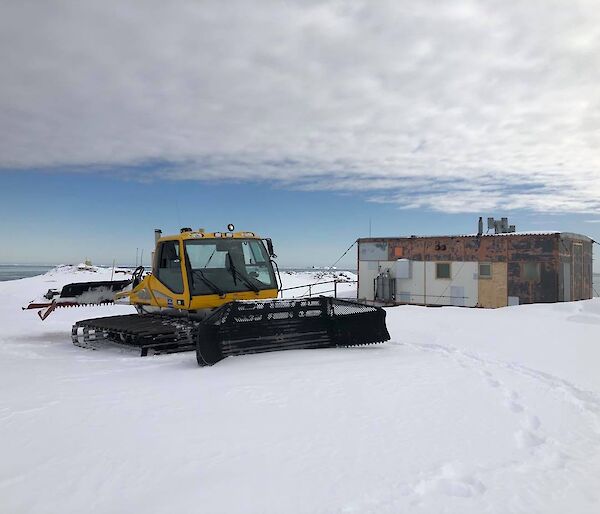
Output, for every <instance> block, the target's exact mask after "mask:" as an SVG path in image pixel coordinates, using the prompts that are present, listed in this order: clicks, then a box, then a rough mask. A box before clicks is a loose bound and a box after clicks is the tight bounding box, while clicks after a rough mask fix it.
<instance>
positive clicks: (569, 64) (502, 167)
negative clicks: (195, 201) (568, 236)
mask: <svg viewBox="0 0 600 514" xmlns="http://www.w3.org/2000/svg"><path fill="white" fill-rule="evenodd" d="M0 9H1V12H0V63H1V65H2V70H3V80H2V81H1V82H0V119H1V121H2V122H1V124H0V168H3V169H15V168H16V169H27V168H32V167H37V168H40V167H43V168H52V169H91V170H96V169H98V168H104V167H111V166H113V167H121V168H122V169H123V173H124V174H127V175H128V176H130V175H135V174H136V173H137V174H138V175H139V174H143V176H142V177H140V178H143V179H152V178H161V179H165V178H167V179H171V180H183V179H185V180H190V179H193V180H232V179H233V180H268V181H270V182H272V183H274V184H275V185H277V186H278V187H289V188H298V189H303V190H315V189H317V190H322V189H327V190H333V191H357V192H370V195H371V199H372V200H373V201H378V202H393V203H397V204H398V205H399V206H400V207H402V208H406V207H427V208H433V209H438V210H444V211H452V212H465V211H469V210H478V208H479V207H480V206H484V207H485V206H495V207H498V208H503V209H510V208H519V209H532V210H539V211H553V212H564V211H575V212H589V211H598V210H600V200H598V199H599V198H600V155H599V152H598V148H599V147H600V95H599V93H598V87H597V84H598V83H599V82H600V29H599V27H600V14H599V13H600V11H599V10H598V9H597V3H596V2H595V1H583V0H580V1H569V2H567V1H566V0H563V1H555V2H552V3H548V2H547V1H538V0H532V1H528V2H502V1H494V0H489V1H478V2H475V1H459V2H435V1H433V0H432V1H423V2H408V1H387V2H386V1H382V2H376V3H374V2H366V1H364V2H359V1H356V2H342V1H329V2H302V1H298V2H289V1H288V2H281V1H274V0H273V1H267V2H260V3H257V2H243V1H233V0H232V1H229V2H221V1H204V2H194V1H180V0H175V1H172V2H158V1H151V2H143V3H142V2H138V3H135V2H129V3H128V2H114V1H111V0H108V1H106V2H102V3H96V4H94V3H87V2H66V1H63V2H52V3H51V2H13V3H10V2H6V3H4V4H3V5H2V7H1V8H0ZM152 161H161V162H165V163H168V164H165V165H164V166H163V167H162V168H161V169H160V171H159V172H157V171H156V170H155V169H153V170H152V171H148V170H147V169H146V167H144V166H139V170H138V171H136V166H138V165H143V164H144V163H147V162H152Z"/></svg>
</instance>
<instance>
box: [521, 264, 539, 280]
mask: <svg viewBox="0 0 600 514" xmlns="http://www.w3.org/2000/svg"><path fill="white" fill-rule="evenodd" d="M521 278H522V279H523V280H531V281H532V282H539V281H540V263H539V262H524V263H523V264H521Z"/></svg>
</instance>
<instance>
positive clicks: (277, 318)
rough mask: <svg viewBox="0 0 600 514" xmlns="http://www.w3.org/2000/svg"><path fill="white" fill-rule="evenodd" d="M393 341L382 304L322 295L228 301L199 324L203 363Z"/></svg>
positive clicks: (199, 350) (199, 357) (198, 344)
mask: <svg viewBox="0 0 600 514" xmlns="http://www.w3.org/2000/svg"><path fill="white" fill-rule="evenodd" d="M389 339H390V335H389V333H388V331H387V328H386V326H385V311H384V310H383V309H381V308H380V307H373V306H370V305H363V304H360V303H357V302H352V301H347V300H339V299H336V298H330V297H325V296H320V297H316V298H305V299H295V300H248V301H236V302H230V303H227V304H225V305H223V306H222V307H220V308H219V309H217V310H216V311H215V312H213V313H212V314H211V316H210V317H209V318H207V319H206V320H205V321H204V322H203V323H202V324H201V325H200V326H199V328H198V333H197V340H196V357H197V360H198V364H199V365H201V366H205V365H212V364H215V363H216V362H218V361H220V360H221V359H223V358H225V357H228V356H232V355H244V354H247V353H261V352H273V351H279V350H298V349H305V348H334V347H338V346H358V345H365V344H373V343H381V342H384V341H387V340H389Z"/></svg>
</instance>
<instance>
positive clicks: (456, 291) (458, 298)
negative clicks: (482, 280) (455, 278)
mask: <svg viewBox="0 0 600 514" xmlns="http://www.w3.org/2000/svg"><path fill="white" fill-rule="evenodd" d="M450 299H451V300H452V305H454V306H455V307H464V306H465V288H464V286H450Z"/></svg>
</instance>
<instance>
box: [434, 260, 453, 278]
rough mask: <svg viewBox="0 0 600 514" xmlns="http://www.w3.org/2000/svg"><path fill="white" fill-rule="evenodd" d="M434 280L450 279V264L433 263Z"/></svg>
mask: <svg viewBox="0 0 600 514" xmlns="http://www.w3.org/2000/svg"><path fill="white" fill-rule="evenodd" d="M435 278H450V263H449V262H436V263H435Z"/></svg>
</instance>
